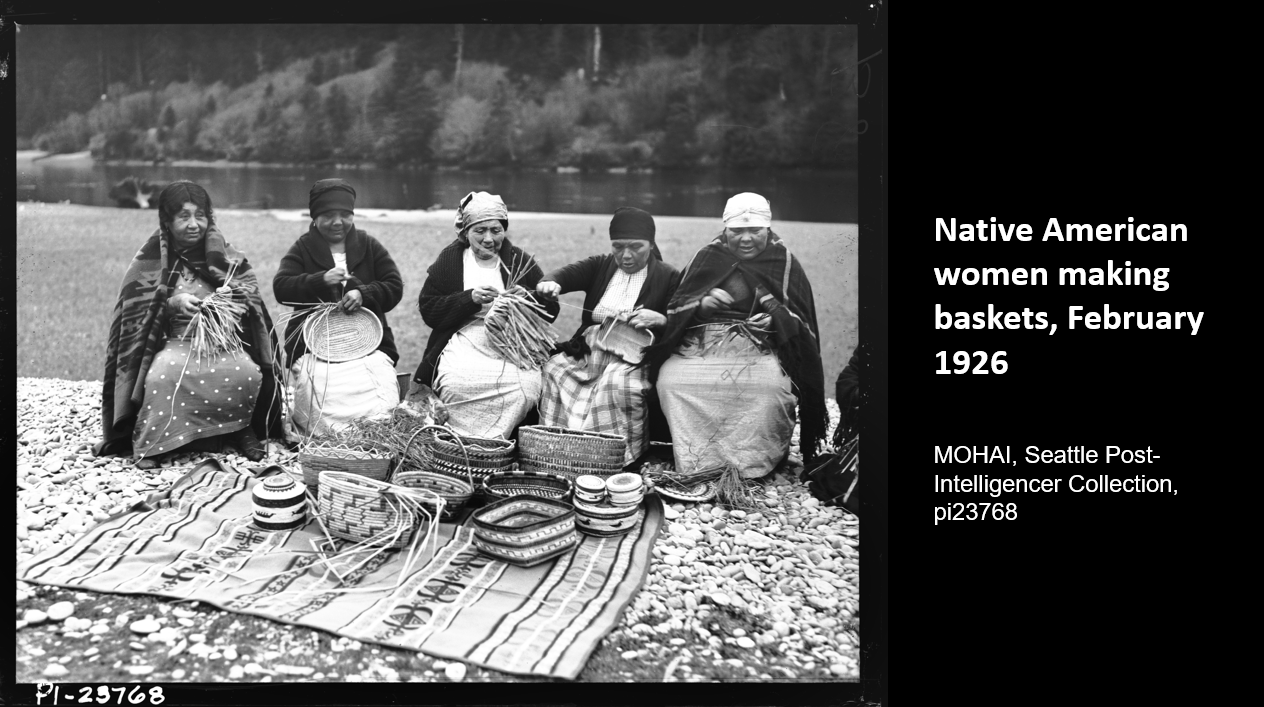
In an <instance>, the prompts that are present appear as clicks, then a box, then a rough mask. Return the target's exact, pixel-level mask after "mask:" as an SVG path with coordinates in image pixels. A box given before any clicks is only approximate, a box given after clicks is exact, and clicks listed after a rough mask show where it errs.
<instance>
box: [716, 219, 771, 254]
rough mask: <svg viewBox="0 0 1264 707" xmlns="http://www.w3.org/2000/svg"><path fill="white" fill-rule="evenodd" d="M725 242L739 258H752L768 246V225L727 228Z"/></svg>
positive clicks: (730, 250)
mask: <svg viewBox="0 0 1264 707" xmlns="http://www.w3.org/2000/svg"><path fill="white" fill-rule="evenodd" d="M724 239H725V244H726V245H727V246H728V248H729V252H730V253H732V254H733V255H735V256H737V259H738V260H750V259H751V258H754V257H755V256H757V255H759V254H760V253H762V252H764V248H767V247H768V227H767V226H759V227H755V226H748V227H744V228H725V229H724Z"/></svg>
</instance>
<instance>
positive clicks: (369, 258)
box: [272, 227, 404, 366]
mask: <svg viewBox="0 0 1264 707" xmlns="http://www.w3.org/2000/svg"><path fill="white" fill-rule="evenodd" d="M346 249H347V284H346V289H347V291H348V292H350V291H351V290H359V291H360V294H361V296H363V297H364V307H365V308H366V309H368V310H369V311H371V312H373V313H374V314H376V315H377V318H378V319H379V320H380V321H381V322H382V343H380V344H378V347H377V350H378V351H381V352H382V353H384V354H386V355H387V356H389V357H390V359H391V365H394V364H395V363H397V362H398V361H399V352H398V351H396V350H395V335H394V334H392V333H391V326H390V324H388V323H387V322H386V313H387V312H389V311H391V310H392V309H394V308H395V305H397V304H399V301H400V300H401V299H403V297H404V280H403V278H401V277H400V275H399V268H398V267H396V266H395V261H394V260H392V259H391V254H390V253H389V252H387V250H386V247H385V246H383V245H382V244H381V243H380V242H378V240H377V239H376V238H374V237H373V236H370V235H369V234H367V233H365V232H364V231H362V230H360V229H358V228H357V229H354V230H353V231H352V232H351V233H349V234H347V240H346ZM333 267H334V255H333V253H332V252H330V250H329V244H328V243H327V242H326V241H325V239H324V237H323V236H321V235H320V233H319V232H317V231H316V229H315V227H313V228H311V229H309V230H308V231H307V233H304V234H303V235H302V236H299V239H298V240H297V241H295V242H294V245H293V246H291V247H290V252H288V253H286V254H285V257H284V258H282V259H281V267H280V268H279V269H277V274H276V277H274V278H273V279H272V292H273V294H275V295H276V298H277V302H278V303H283V302H337V301H339V300H341V299H342V288H341V287H340V286H334V287H330V286H328V285H326V284H325V281H324V276H325V271H326V270H330V269H332V268H333ZM295 309H297V310H304V309H310V307H296V308H295ZM305 319H306V317H302V316H297V317H293V318H292V319H290V324H289V326H287V327H286V331H285V338H286V340H287V341H289V343H288V344H286V346H285V356H286V365H287V366H293V365H294V363H295V362H296V361H298V359H299V358H300V357H301V356H302V355H303V354H305V353H307V346H306V344H304V343H303V337H302V335H301V334H299V333H298V330H299V329H300V328H301V327H302V325H303V321H304V320H305Z"/></svg>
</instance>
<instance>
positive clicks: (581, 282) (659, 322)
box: [536, 206, 680, 464]
mask: <svg viewBox="0 0 1264 707" xmlns="http://www.w3.org/2000/svg"><path fill="white" fill-rule="evenodd" d="M654 232H655V228H654V217H653V216H650V215H649V214H648V213H646V212H645V211H642V210H641V209H637V208H633V207H629V206H625V207H623V208H620V209H617V210H616V211H615V212H614V217H613V218H612V219H611V220H610V247H611V252H609V253H606V254H605V255H594V256H592V257H591V258H586V259H584V260H581V261H579V262H576V263H571V264H570V265H566V266H564V267H562V268H559V269H557V270H555V271H553V272H552V273H550V274H549V275H548V276H547V277H546V278H544V279H543V280H541V281H540V284H538V285H536V291H537V292H539V293H540V294H542V295H544V296H545V297H549V298H556V297H557V296H558V295H560V294H565V293H567V292H575V291H580V290H582V291H584V292H586V293H587V295H586V296H585V298H584V312H583V316H582V319H581V321H580V325H579V329H577V330H576V331H575V335H574V336H573V337H571V340H570V341H568V342H566V343H565V344H563V345H562V347H561V349H562V350H561V352H560V353H558V354H557V355H555V356H553V357H552V358H551V359H549V361H548V363H546V364H544V369H543V370H544V375H543V378H544V391H543V393H542V394H541V396H540V424H542V425H549V426H553V427H564V428H569V429H575V430H584V431H588V432H607V433H610V434H617V435H619V436H621V437H623V438H625V440H626V442H627V451H626V453H625V457H624V464H631V463H633V462H635V461H636V460H637V459H638V458H639V457H640V456H641V454H643V453H644V452H645V450H646V448H647V446H648V444H649V429H648V427H649V423H648V419H647V418H648V409H649V407H650V405H651V403H652V402H654V401H652V400H651V399H650V396H651V395H652V393H651V387H650V382H649V376H648V375H647V371H646V370H645V369H644V368H642V367H638V366H636V364H637V363H639V362H640V354H641V350H640V348H639V347H636V346H633V347H632V348H634V349H635V350H623V349H622V348H621V346H620V345H619V344H620V342H621V341H622V338H623V337H618V335H619V334H620V333H622V332H625V331H628V329H627V327H630V328H631V329H633V330H635V331H631V332H629V334H630V335H631V336H633V337H639V336H641V335H644V336H646V339H645V342H646V343H648V342H649V341H650V338H649V336H652V335H661V334H662V329H663V325H664V324H666V323H667V316H666V315H665V314H664V312H666V311H667V302H668V300H669V299H671V296H672V293H673V292H675V290H676V285H677V284H679V282H680V273H679V272H677V270H676V268H673V267H672V266H670V265H668V264H667V263H664V262H663V259H662V255H661V254H660V253H659V251H658V247H657V246H656V245H655V244H654ZM611 334H614V335H616V341H612V340H611ZM633 343H634V344H635V343H639V339H636V340H634V341H633Z"/></svg>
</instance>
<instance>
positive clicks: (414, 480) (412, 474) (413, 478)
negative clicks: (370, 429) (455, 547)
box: [391, 425, 475, 519]
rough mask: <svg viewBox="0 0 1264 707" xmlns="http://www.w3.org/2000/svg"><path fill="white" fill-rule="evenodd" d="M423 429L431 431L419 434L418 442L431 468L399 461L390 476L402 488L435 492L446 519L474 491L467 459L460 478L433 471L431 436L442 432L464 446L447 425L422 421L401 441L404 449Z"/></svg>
mask: <svg viewBox="0 0 1264 707" xmlns="http://www.w3.org/2000/svg"><path fill="white" fill-rule="evenodd" d="M427 431H429V432H430V433H432V434H428V435H424V436H422V441H421V442H420V444H421V445H422V447H421V449H422V453H423V456H424V457H426V458H427V459H428V460H430V462H428V463H427V466H430V467H432V468H428V469H408V468H405V467H404V466H403V465H402V464H401V466H400V468H399V469H397V470H396V471H395V476H394V477H393V478H392V479H391V481H392V482H393V483H395V484H396V485H398V486H403V487H405V488H421V489H427V490H429V491H433V492H434V493H436V494H438V495H439V496H440V497H442V498H443V501H444V506H443V513H442V515H441V517H442V518H444V519H449V518H452V517H453V516H455V515H456V514H457V513H458V512H460V510H461V508H463V507H464V506H465V504H466V502H467V501H469V500H470V497H471V496H473V495H474V489H475V485H474V477H473V475H472V474H470V467H469V461H468V460H467V461H466V464H465V466H464V467H463V469H464V471H465V476H466V478H464V479H460V478H457V477H455V476H452V475H451V474H449V473H445V472H443V471H435V470H434V469H433V466H434V465H433V453H432V451H431V447H432V445H433V440H439V439H442V438H443V436H445V435H446V436H447V437H448V438H449V439H448V440H447V441H449V442H455V444H457V445H458V446H461V447H463V446H464V443H463V442H461V438H460V437H459V436H458V435H457V434H456V433H455V432H453V431H452V430H450V429H448V428H447V427H443V426H440V425H425V426H423V427H420V428H418V429H417V431H416V432H413V434H412V436H411V437H409V438H408V442H407V444H405V445H404V449H405V452H406V451H407V450H408V449H409V448H411V447H412V445H413V442H414V440H416V439H417V436H418V435H421V433H423V432H427ZM401 456H405V457H406V456H407V454H406V453H405V454H403V455H401Z"/></svg>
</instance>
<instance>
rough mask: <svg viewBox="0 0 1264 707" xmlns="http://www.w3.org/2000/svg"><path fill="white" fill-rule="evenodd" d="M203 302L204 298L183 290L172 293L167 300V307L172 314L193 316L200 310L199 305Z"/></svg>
mask: <svg viewBox="0 0 1264 707" xmlns="http://www.w3.org/2000/svg"><path fill="white" fill-rule="evenodd" d="M201 304H202V300H200V299H198V298H197V297H196V296H195V295H192V294H190V293H188V292H181V293H179V294H176V295H172V296H171V297H170V298H169V299H168V300H167V307H168V309H169V310H170V312H171V313H172V314H183V315H184V316H186V317H191V316H193V315H195V314H197V312H198V307H199V306H200V305H201Z"/></svg>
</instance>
